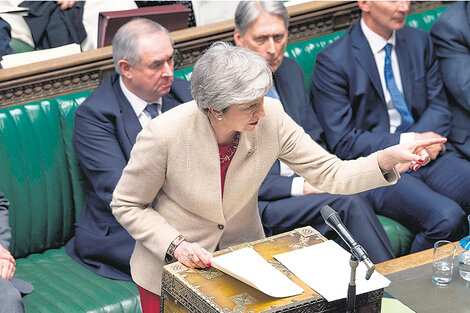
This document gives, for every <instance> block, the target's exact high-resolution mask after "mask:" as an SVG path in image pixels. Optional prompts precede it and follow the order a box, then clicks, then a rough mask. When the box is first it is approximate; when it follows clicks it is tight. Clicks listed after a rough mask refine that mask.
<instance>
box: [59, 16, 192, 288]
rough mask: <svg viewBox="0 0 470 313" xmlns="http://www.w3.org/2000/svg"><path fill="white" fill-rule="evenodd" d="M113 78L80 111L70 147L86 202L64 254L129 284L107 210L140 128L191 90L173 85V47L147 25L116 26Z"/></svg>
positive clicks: (122, 233) (123, 250) (123, 241)
mask: <svg viewBox="0 0 470 313" xmlns="http://www.w3.org/2000/svg"><path fill="white" fill-rule="evenodd" d="M113 57H114V64H115V68H116V71H117V74H114V75H112V76H111V77H110V78H109V79H107V80H105V81H104V82H103V83H102V84H101V85H100V86H99V87H98V88H97V89H96V90H94V91H93V93H92V94H91V95H90V96H89V97H88V98H87V99H86V101H85V102H84V103H83V104H82V105H80V106H79V107H78V108H77V110H76V112H75V117H74V136H73V143H74V148H75V153H76V155H77V159H78V161H79V163H80V166H81V169H82V172H83V175H84V182H85V186H84V187H85V193H86V200H85V205H84V208H83V212H82V214H81V217H80V219H79V220H78V222H77V224H76V229H75V236H74V237H73V238H72V239H71V240H70V242H69V243H67V246H66V251H67V253H68V254H69V255H70V256H71V257H72V258H74V259H75V260H76V261H77V262H79V263H80V264H82V265H84V266H85V267H87V268H88V269H90V270H91V271H93V272H95V273H96V274H98V275H101V276H104V277H109V278H113V279H119V280H131V278H130V269H129V260H130V257H131V253H132V251H133V249H134V243H135V241H134V239H133V238H132V237H131V236H130V235H129V234H128V233H127V231H126V230H125V229H124V228H123V227H122V226H121V225H120V224H119V223H118V222H117V221H116V219H115V218H114V216H113V214H112V213H111V208H110V206H109V203H110V202H111V198H112V193H113V190H114V188H115V186H116V184H117V182H118V180H119V178H120V177H121V172H122V170H123V169H124V167H125V166H126V164H127V162H128V161H129V154H130V151H131V149H132V147H133V145H134V144H135V140H136V136H137V134H138V133H139V132H140V131H141V129H142V127H143V126H144V125H145V124H146V123H147V122H148V121H150V120H151V119H152V118H153V117H155V116H156V115H158V114H159V113H162V112H165V111H167V110H169V109H171V108H173V107H175V106H177V105H178V104H180V103H183V102H187V101H190V100H191V99H192V98H191V95H190V91H189V83H188V82H186V81H183V80H179V79H174V78H173V62H174V61H173V47H172V40H171V38H170V36H169V34H168V32H167V30H166V29H165V28H163V27H162V26H161V25H159V24H157V23H155V22H152V21H150V20H147V19H135V20H132V21H130V22H129V23H127V24H125V25H124V26H122V27H121V28H120V29H119V31H118V32H117V33H116V35H115V37H114V40H113Z"/></svg>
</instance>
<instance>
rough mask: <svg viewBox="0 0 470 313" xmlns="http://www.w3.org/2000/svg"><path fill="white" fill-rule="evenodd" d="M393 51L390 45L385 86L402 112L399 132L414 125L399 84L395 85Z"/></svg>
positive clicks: (386, 56) (386, 48)
mask: <svg viewBox="0 0 470 313" xmlns="http://www.w3.org/2000/svg"><path fill="white" fill-rule="evenodd" d="M391 51H392V44H390V43H388V44H387V45H386V46H385V66H384V74H385V84H386V85H387V89H388V92H390V97H391V98H392V102H393V105H394V106H395V109H397V111H398V112H400V114H401V117H402V122H401V125H400V126H398V128H397V132H402V131H406V130H407V129H408V128H410V127H411V125H413V124H414V122H415V121H414V119H413V116H412V115H411V113H410V110H409V109H408V106H407V105H406V102H405V98H404V97H403V95H402V93H401V92H400V90H398V87H397V84H396V83H395V77H394V76H393V70H392V58H391V57H390V55H391Z"/></svg>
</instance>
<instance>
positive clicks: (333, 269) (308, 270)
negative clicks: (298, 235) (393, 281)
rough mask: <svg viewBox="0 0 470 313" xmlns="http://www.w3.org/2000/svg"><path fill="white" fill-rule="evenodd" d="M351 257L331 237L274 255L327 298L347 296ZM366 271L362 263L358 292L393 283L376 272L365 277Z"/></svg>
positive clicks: (357, 275)
mask: <svg viewBox="0 0 470 313" xmlns="http://www.w3.org/2000/svg"><path fill="white" fill-rule="evenodd" d="M350 257H351V254H350V253H348V252H346V251H345V250H344V249H343V248H341V247H340V246H339V245H338V244H337V243H336V242H334V241H332V240H328V241H326V242H322V243H319V244H316V245H313V246H309V247H306V248H303V249H300V250H295V251H292V252H287V253H283V254H278V255H275V256H274V258H275V259H277V260H278V261H279V262H281V263H282V264H283V265H284V266H285V267H287V268H288V269H289V271H291V272H292V273H293V274H294V275H296V276H297V277H298V278H299V279H301V280H302V281H303V282H304V283H306V284H307V285H308V286H309V287H310V288H312V289H313V290H315V291H316V292H318V293H319V294H321V295H322V296H323V297H324V298H325V299H326V300H328V301H334V300H338V299H342V298H346V295H347V290H348V284H349V278H350V274H351V268H350V266H349V258H350ZM366 271H367V268H366V266H365V265H364V263H362V262H360V263H359V266H358V267H357V271H356V293H357V294H362V293H366V292H369V291H372V290H376V289H380V288H385V287H387V286H388V285H390V280H388V279H387V278H385V277H384V276H383V275H382V274H380V273H377V272H374V273H373V274H372V277H371V278H370V279H369V280H366V279H365V277H366Z"/></svg>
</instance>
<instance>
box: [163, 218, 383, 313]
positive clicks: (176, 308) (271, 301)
mask: <svg viewBox="0 0 470 313" xmlns="http://www.w3.org/2000/svg"><path fill="white" fill-rule="evenodd" d="M326 240H327V239H326V238H325V237H323V236H322V235H321V234H320V233H319V232H318V231H317V230H315V229H313V228H312V227H310V226H307V227H302V228H298V229H295V230H293V231H290V232H287V233H283V234H279V235H276V236H272V237H268V238H266V239H262V240H258V241H253V242H250V243H244V244H240V245H236V246H232V247H229V248H227V249H224V250H221V251H217V252H216V253H215V254H214V255H221V254H224V253H227V252H230V251H234V250H238V249H241V248H245V247H253V248H254V249H255V250H256V251H257V252H258V253H259V254H261V256H262V257H264V258H265V259H266V260H267V261H268V262H269V263H270V264H272V265H273V266H274V267H275V268H277V269H278V270H280V271H281V272H282V273H284V274H285V275H287V276H288V277H289V278H290V279H292V280H293V281H294V282H295V283H296V284H297V285H299V286H300V287H302V288H303V289H304V292H303V293H302V294H300V295H298V296H293V297H288V298H273V297H270V296H267V295H265V294H264V293H262V292H261V291H258V290H257V289H255V288H252V287H251V286H249V285H247V284H245V283H243V282H241V281H239V280H237V279H235V278H233V277H231V276H229V275H227V274H225V273H223V272H221V271H219V270H217V269H215V268H213V267H212V268H206V269H189V268H187V267H185V266H184V265H182V264H181V263H179V262H175V263H171V264H168V265H165V266H164V268H163V278H162V302H161V303H162V312H164V313H182V312H197V313H212V312H214V313H215V312H222V313H243V312H245V313H255V312H256V313H257V312H266V313H267V312H269V313H271V312H303V313H307V312H308V313H312V312H346V300H345V299H341V300H337V301H333V302H328V301H326V300H325V299H324V298H323V297H322V296H321V295H319V294H318V293H316V292H315V291H314V290H313V289H311V288H310V287H308V286H307V285H306V284H305V283H304V282H302V281H301V280H300V279H298V278H297V277H296V276H295V275H294V274H292V273H291V272H289V270H288V269H287V268H285V267H284V266H283V265H282V264H281V263H279V262H278V261H277V260H275V259H274V258H273V256H274V255H276V254H280V253H284V252H289V251H292V250H297V249H301V248H304V247H307V246H310V245H314V244H317V243H320V242H323V241H326ZM382 297H383V288H382V289H378V290H374V291H372V292H368V293H365V294H361V295H358V296H357V299H356V311H357V312H362V313H366V312H367V313H369V312H380V310H381V301H382Z"/></svg>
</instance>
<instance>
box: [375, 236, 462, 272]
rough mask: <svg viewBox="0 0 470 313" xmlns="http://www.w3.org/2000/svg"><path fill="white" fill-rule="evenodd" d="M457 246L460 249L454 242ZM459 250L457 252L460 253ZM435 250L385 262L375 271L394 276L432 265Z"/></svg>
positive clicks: (377, 266)
mask: <svg viewBox="0 0 470 313" xmlns="http://www.w3.org/2000/svg"><path fill="white" fill-rule="evenodd" d="M454 244H455V246H456V247H457V249H458V247H459V242H458V241H456V242H454ZM458 251H459V250H457V251H456V253H458ZM433 253H434V249H432V248H431V249H428V250H424V251H420V252H416V253H412V254H408V255H405V256H402V257H399V258H396V259H393V260H389V261H385V262H382V263H379V264H376V266H375V270H376V271H377V272H379V273H380V274H382V275H388V274H393V273H396V272H400V271H403V270H407V269H410V268H413V267H418V266H421V265H424V264H429V263H432V259H433Z"/></svg>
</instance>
